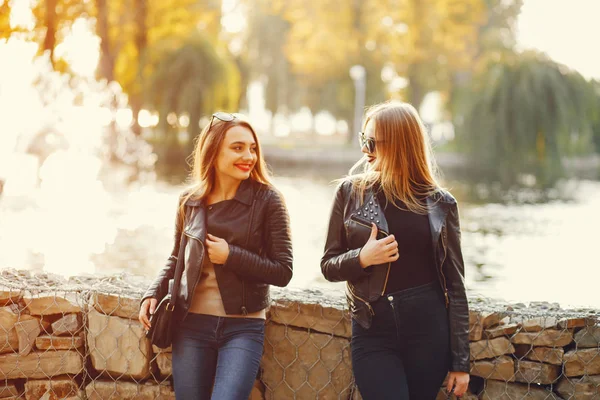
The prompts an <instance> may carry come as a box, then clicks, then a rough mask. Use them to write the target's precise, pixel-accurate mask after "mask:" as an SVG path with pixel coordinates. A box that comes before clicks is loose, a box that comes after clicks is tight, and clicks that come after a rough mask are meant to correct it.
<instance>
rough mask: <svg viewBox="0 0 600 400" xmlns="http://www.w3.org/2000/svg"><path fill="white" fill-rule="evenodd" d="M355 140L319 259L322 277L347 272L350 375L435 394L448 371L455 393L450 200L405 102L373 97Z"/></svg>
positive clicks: (461, 364)
mask: <svg viewBox="0 0 600 400" xmlns="http://www.w3.org/2000/svg"><path fill="white" fill-rule="evenodd" d="M359 140H360V144H361V148H362V152H363V153H364V157H363V159H362V160H360V161H359V162H358V163H357V164H356V165H355V166H354V167H353V169H351V171H350V176H348V177H347V178H345V179H343V180H342V182H341V183H340V185H339V186H338V188H337V192H336V194H335V200H334V203H333V208H332V211H331V217H330V221H329V229H328V234H327V240H326V244H325V252H324V255H323V257H322V260H321V270H322V272H323V275H324V276H325V278H326V279H327V280H329V281H332V282H338V281H346V282H347V292H348V293H347V298H348V302H349V307H350V312H351V315H352V366H353V369H354V375H355V378H356V383H357V385H358V388H359V390H360V392H361V395H362V397H363V398H364V399H365V400H384V399H410V400H433V399H435V398H436V395H437V393H438V391H439V389H440V387H441V385H442V383H443V380H444V378H445V377H446V375H448V383H447V390H448V391H454V394H455V395H457V396H461V395H462V394H464V393H465V391H466V390H467V385H468V382H469V374H468V372H469V337H468V336H469V335H468V330H469V315H468V303H467V298H466V294H465V286H464V265H463V258H462V252H461V247H460V226H459V218H458V207H457V204H456V200H455V199H454V198H453V197H452V195H451V194H450V193H448V192H447V191H445V190H443V189H442V188H441V187H440V185H439V184H438V183H437V181H436V180H435V177H434V173H433V170H434V168H433V158H432V157H431V155H430V147H429V141H428V137H427V133H426V131H425V128H424V127H423V123H422V122H421V120H420V118H419V116H418V114H417V112H416V110H415V109H414V108H413V107H412V106H411V105H409V104H406V103H399V102H387V103H383V104H378V105H376V106H373V107H371V108H370V109H369V110H368V111H367V113H366V121H365V126H364V132H360V133H359ZM362 163H364V164H365V167H364V170H363V171H362V173H356V170H357V168H358V167H359V166H360V165H361V164H362Z"/></svg>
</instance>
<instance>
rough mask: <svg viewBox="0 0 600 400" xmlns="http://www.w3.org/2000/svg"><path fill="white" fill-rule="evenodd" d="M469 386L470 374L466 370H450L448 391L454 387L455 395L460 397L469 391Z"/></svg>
mask: <svg viewBox="0 0 600 400" xmlns="http://www.w3.org/2000/svg"><path fill="white" fill-rule="evenodd" d="M468 386H469V374H468V373H466V372H452V371H451V372H450V373H449V374H448V384H447V385H446V390H448V393H450V392H451V391H452V388H454V395H455V396H456V397H460V396H462V395H463V394H465V392H466V391H467V387H468Z"/></svg>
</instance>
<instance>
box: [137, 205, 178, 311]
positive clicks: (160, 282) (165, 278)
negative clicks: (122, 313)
mask: <svg viewBox="0 0 600 400" xmlns="http://www.w3.org/2000/svg"><path fill="white" fill-rule="evenodd" d="M181 200H182V199H181V198H180V199H179V204H181ZM182 220H183V218H181V212H180V207H179V206H178V207H177V213H176V217H175V237H174V238H173V250H171V255H170V256H169V258H168V259H167V263H166V264H165V266H164V267H163V268H162V269H161V270H160V272H159V273H158V276H157V277H156V279H154V281H153V282H152V284H151V285H150V286H149V287H148V289H147V290H146V293H144V297H143V298H142V301H144V300H145V299H147V298H149V297H150V298H154V299H157V300H159V301H160V300H161V299H162V298H163V297H165V295H166V294H167V291H168V287H169V280H170V279H173V276H174V275H175V267H176V266H177V256H178V255H179V245H180V244H181V233H182V230H183V226H182V225H183V221H182Z"/></svg>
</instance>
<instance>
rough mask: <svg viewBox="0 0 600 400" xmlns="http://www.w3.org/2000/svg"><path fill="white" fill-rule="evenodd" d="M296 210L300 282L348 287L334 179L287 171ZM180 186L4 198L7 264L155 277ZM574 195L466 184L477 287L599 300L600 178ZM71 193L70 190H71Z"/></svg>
mask: <svg viewBox="0 0 600 400" xmlns="http://www.w3.org/2000/svg"><path fill="white" fill-rule="evenodd" d="M275 183H276V185H277V187H278V188H279V189H280V190H281V191H282V192H283V194H284V196H285V198H286V201H287V205H288V208H289V211H290V216H291V222H292V233H293V244H294V257H295V261H294V277H293V279H292V282H291V285H292V286H296V287H326V288H336V289H343V284H341V283H338V284H332V283H329V282H327V281H325V279H323V277H322V276H321V271H320V267H319V261H320V257H321V253H322V249H323V244H324V238H325V230H326V226H327V220H328V217H329V209H330V206H331V201H332V196H333V190H334V185H331V184H328V183H327V182H324V181H320V180H315V179H312V178H302V177H278V178H276V179H275ZM180 191H181V186H176V185H171V184H168V183H164V182H159V183H157V184H153V185H151V186H144V187H143V186H132V187H130V188H128V189H127V190H117V191H114V192H111V191H108V192H105V191H102V192H99V193H101V194H100V195H99V194H96V193H94V192H90V191H89V190H81V191H80V193H76V197H75V198H74V199H72V200H70V201H68V202H66V203H65V202H64V201H63V200H61V201H54V202H53V201H48V199H47V198H44V196H42V194H41V193H37V192H33V193H30V194H28V195H19V196H11V195H9V194H6V193H5V194H4V195H3V196H2V197H0V267H2V268H6V267H8V268H18V269H30V270H37V271H39V270H46V271H49V272H55V273H60V274H65V275H77V274H82V273H95V274H112V273H119V272H124V271H126V272H128V273H132V274H136V275H146V276H148V277H150V276H153V275H155V274H156V272H157V271H158V270H159V269H160V268H161V266H162V265H163V264H164V262H165V260H166V258H167V257H168V255H169V254H170V249H171V246H172V235H173V222H174V215H175V214H174V213H175V208H176V203H177V198H178V193H179V192H180ZM572 193H573V200H570V201H554V202H549V203H545V204H515V205H506V204H470V203H469V202H467V201H464V200H462V199H461V197H460V196H459V195H457V193H455V195H457V197H458V200H459V204H460V211H461V225H462V231H463V235H462V245H463V253H464V257H465V264H466V284H467V288H468V290H469V293H470V294H471V295H475V296H482V297H490V298H500V299H504V300H509V301H523V302H527V301H549V302H558V303H560V304H561V305H562V306H593V307H596V308H598V307H600V296H598V295H597V292H598V288H599V283H600V262H599V261H598V255H597V253H598V249H597V248H596V246H598V235H597V232H596V229H597V225H598V222H599V221H600V219H599V218H598V216H597V214H598V210H599V209H600V182H595V181H581V182H578V183H576V184H573V188H572ZM63 198H64V196H63Z"/></svg>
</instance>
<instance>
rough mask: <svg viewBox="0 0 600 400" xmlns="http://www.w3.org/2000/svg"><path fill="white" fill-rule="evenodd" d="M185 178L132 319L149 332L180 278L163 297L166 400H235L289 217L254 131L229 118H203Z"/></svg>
mask: <svg viewBox="0 0 600 400" xmlns="http://www.w3.org/2000/svg"><path fill="white" fill-rule="evenodd" d="M191 177H192V179H193V180H194V185H193V186H192V187H191V188H190V189H189V190H188V191H186V192H185V193H184V194H183V195H182V196H181V198H180V201H179V207H178V210H177V218H176V227H175V241H174V247H173V251H172V252H171V256H170V257H169V260H168V261H167V264H166V266H165V267H164V268H163V269H162V271H161V272H160V273H159V275H158V277H157V278H156V279H155V281H154V282H153V283H152V285H151V286H150V288H149V289H148V290H147V292H146V294H145V295H144V299H143V301H142V305H141V309H140V315H139V319H140V321H141V322H142V324H143V325H144V326H145V327H146V329H149V328H150V322H149V319H148V317H149V314H153V313H154V310H155V308H156V305H157V303H158V301H159V300H160V299H162V298H163V297H164V296H165V294H166V293H167V292H169V291H170V289H171V287H172V280H173V278H174V273H175V270H183V273H182V275H181V281H180V284H179V290H178V293H173V294H172V296H173V298H174V299H175V305H174V307H175V311H174V316H173V317H174V318H173V321H174V323H173V325H172V330H173V380H174V387H175V395H176V397H177V399H178V400H181V399H194V400H198V399H210V398H212V399H219V400H227V399H231V400H240V399H244V400H245V399H247V398H248V397H249V395H250V392H251V390H252V387H253V385H254V381H255V379H256V374H257V372H258V367H259V363H260V359H261V356H262V351H263V342H264V332H265V331H264V329H265V328H264V323H265V309H266V308H267V307H268V305H269V285H276V286H286V285H287V284H288V282H289V281H290V279H291V278H292V244H291V235H290V224H289V216H288V212H287V209H286V207H285V204H284V200H283V198H282V196H281V194H280V193H279V192H278V191H277V190H275V188H274V187H273V186H272V184H271V183H270V181H269V176H268V173H267V169H266V165H265V162H264V160H263V158H262V154H261V151H260V145H259V142H258V138H257V136H256V133H255V131H254V129H253V128H252V126H251V125H250V124H249V123H248V122H247V121H246V120H245V119H244V118H243V117H242V116H241V115H239V114H229V113H224V112H217V113H215V114H213V116H212V118H211V121H210V124H209V125H208V126H206V127H205V128H204V129H203V130H202V132H201V133H200V136H199V140H198V142H197V145H196V148H195V151H194V161H193V170H192V176H191ZM182 263H183V264H182ZM178 265H180V266H181V267H183V268H177V266H178ZM170 281H171V282H170Z"/></svg>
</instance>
